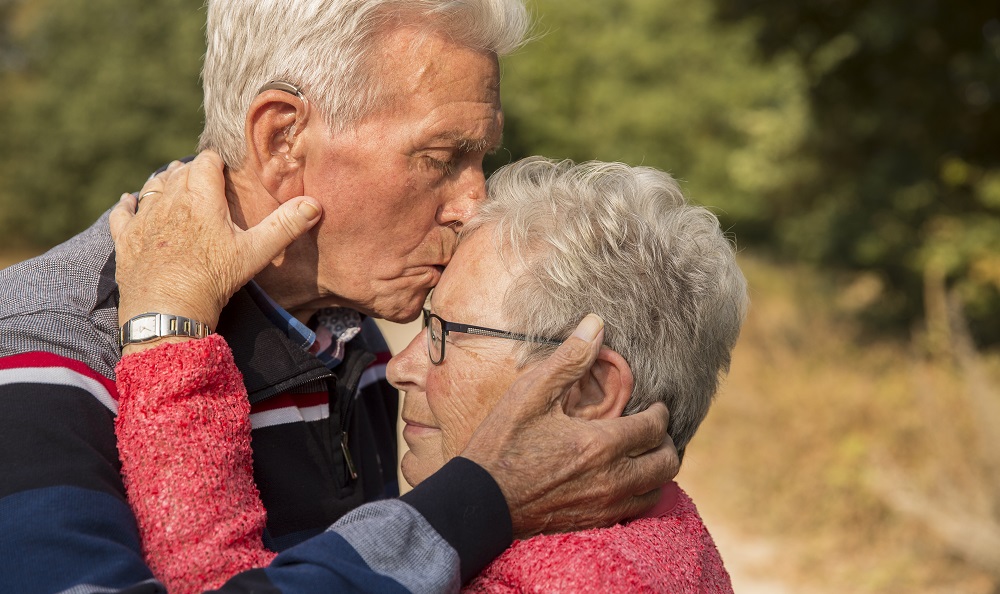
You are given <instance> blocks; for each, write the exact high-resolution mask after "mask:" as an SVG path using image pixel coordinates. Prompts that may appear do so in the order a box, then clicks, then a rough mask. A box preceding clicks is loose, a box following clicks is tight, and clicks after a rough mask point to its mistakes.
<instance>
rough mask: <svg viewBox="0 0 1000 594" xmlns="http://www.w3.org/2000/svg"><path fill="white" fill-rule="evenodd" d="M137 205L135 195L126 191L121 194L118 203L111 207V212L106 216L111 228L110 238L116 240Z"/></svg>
mask: <svg viewBox="0 0 1000 594" xmlns="http://www.w3.org/2000/svg"><path fill="white" fill-rule="evenodd" d="M137 205H138V202H137V201H136V198H135V196H133V195H132V194H127V193H126V194H122V197H121V198H120V199H119V200H118V204H116V205H115V207H114V208H112V209H111V214H110V215H109V216H108V226H109V227H110V228H111V238H112V239H113V240H115V241H117V240H118V237H119V236H120V235H121V232H122V231H123V230H124V229H125V226H126V225H128V222H129V221H131V220H132V217H134V216H135V210H136V206H137Z"/></svg>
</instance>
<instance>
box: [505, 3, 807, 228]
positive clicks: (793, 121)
mask: <svg viewBox="0 0 1000 594" xmlns="http://www.w3.org/2000/svg"><path fill="white" fill-rule="evenodd" d="M533 8H534V11H535V13H536V16H537V18H536V21H537V24H536V29H537V33H538V35H539V37H538V39H537V40H535V41H534V42H533V43H531V44H530V45H528V46H527V47H526V48H525V49H524V50H522V51H521V52H519V53H518V54H516V55H514V56H512V57H510V58H508V59H506V60H505V63H504V73H503V84H502V93H503V103H504V111H505V113H506V116H507V122H506V128H505V144H506V148H507V149H508V151H509V152H510V154H509V155H508V154H502V155H500V156H499V158H500V159H501V160H502V161H503V162H507V161H508V160H509V159H511V158H513V159H516V158H519V157H523V156H526V155H529V154H543V155H546V156H550V157H558V158H572V159H575V160H587V159H602V160H615V161H624V162H627V163H630V164H646V165H650V166H654V167H658V168H661V169H666V170H668V171H670V172H671V173H673V175H674V176H675V177H677V178H679V179H681V180H684V181H685V182H686V190H687V192H688V194H689V195H691V196H692V197H693V198H694V199H696V200H698V201H701V202H703V203H706V204H710V205H712V206H713V207H717V210H718V212H719V214H720V215H721V216H722V217H723V219H724V220H725V221H726V222H727V223H730V224H733V225H735V226H736V229H737V232H738V234H739V236H740V238H741V239H743V238H744V237H747V236H749V235H750V234H752V233H753V232H754V231H755V230H756V229H759V228H761V227H763V226H766V225H768V224H769V222H768V221H767V220H766V218H763V217H762V215H764V214H765V213H766V209H765V208H764V207H763V202H764V201H765V200H766V199H767V193H768V192H770V191H771V190H772V189H773V188H775V187H776V186H778V185H780V184H782V183H785V182H787V181H788V180H789V179H790V178H791V176H794V175H797V168H795V167H792V164H793V163H794V162H795V161H796V158H795V156H794V151H795V150H796V147H797V144H798V141H799V139H800V137H801V136H802V135H803V134H804V133H805V129H804V125H805V122H806V104H805V101H804V96H805V95H804V88H803V81H802V77H801V76H799V75H798V73H797V71H796V70H795V69H794V68H793V67H792V66H793V64H792V63H791V62H790V61H788V62H787V63H783V64H773V65H764V64H762V63H761V62H760V61H759V60H757V59H756V58H755V56H756V51H755V48H754V46H753V39H754V28H753V27H752V26H750V25H746V24H738V25H733V26H720V25H719V24H717V23H715V22H713V20H712V6H711V4H710V3H709V2H707V1H691V0H602V1H601V2H578V1H576V0H538V2H536V3H535V4H534V5H533Z"/></svg>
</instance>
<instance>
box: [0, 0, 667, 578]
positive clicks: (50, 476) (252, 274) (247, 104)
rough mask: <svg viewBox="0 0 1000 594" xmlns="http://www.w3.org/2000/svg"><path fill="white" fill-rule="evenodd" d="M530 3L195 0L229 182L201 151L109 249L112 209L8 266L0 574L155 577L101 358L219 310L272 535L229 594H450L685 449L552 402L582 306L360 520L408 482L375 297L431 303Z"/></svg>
mask: <svg viewBox="0 0 1000 594" xmlns="http://www.w3.org/2000/svg"><path fill="white" fill-rule="evenodd" d="M526 23H527V18H526V16H525V11H524V8H523V6H522V5H521V4H520V2H518V1H514V0H510V1H498V0H493V1H489V0H481V1H471V0H470V1H466V2H444V1H430V0H355V1H349V0H339V1H338V0H327V1H320V0H314V1H305V0H302V1H297V2H287V1H281V2H279V1H277V0H268V1H263V0H225V1H223V0H216V1H213V2H210V3H209V19H208V27H207V36H208V51H207V53H206V58H205V69H204V75H203V79H204V85H205V111H206V125H205V131H204V134H203V136H202V147H203V148H207V149H213V150H215V151H217V152H218V154H219V155H221V157H222V160H224V162H225V164H226V165H227V170H226V175H225V178H224V180H223V178H222V176H221V174H220V171H221V168H222V165H221V163H219V162H218V160H217V157H215V156H213V154H212V153H206V154H205V155H204V156H202V157H199V159H197V160H196V161H195V162H194V163H193V164H191V165H190V166H186V167H174V168H173V169H171V171H170V172H169V173H168V175H166V176H164V177H163V178H158V179H156V180H153V181H152V182H151V183H150V184H149V185H147V187H146V188H144V191H143V192H142V194H141V196H142V197H143V200H144V202H143V203H142V204H143V207H142V210H143V212H141V213H139V215H138V216H137V217H136V218H134V219H133V218H132V215H131V212H130V208H131V207H133V206H134V203H133V202H131V201H130V200H129V199H127V200H125V201H124V202H123V203H122V205H120V206H119V208H118V210H116V211H115V221H114V227H115V234H116V240H117V246H116V244H115V241H113V240H112V236H111V229H110V228H109V217H108V215H105V216H104V217H102V218H101V219H100V220H98V221H97V222H96V223H95V224H94V225H93V226H92V227H91V228H90V229H88V230H87V231H85V232H83V233H82V234H81V235H79V236H77V237H76V238H73V239H71V240H70V241H68V242H66V243H65V244H63V245H61V246H58V247H57V248H55V249H53V250H52V251H50V252H49V253H47V254H45V255H43V256H41V257H39V258H36V259H34V260H30V261H28V262H25V263H22V264H20V265H17V266H14V267H12V268H9V269H7V270H5V271H3V272H2V273H0V407H2V410H0V436H2V437H0V440H2V444H3V445H2V447H0V550H3V551H4V553H5V554H4V555H2V556H0V585H2V588H0V589H2V590H3V591H12V592H58V591H72V592H113V591H130V592H131V591H134V592H140V591H150V592H153V591H161V590H162V587H161V586H160V585H159V584H158V582H156V580H155V578H154V577H153V575H152V573H151V571H150V570H149V568H148V567H146V565H145V563H144V562H143V558H142V552H141V543H140V542H139V537H138V531H137V527H136V525H135V520H134V518H133V516H132V514H131V511H130V509H129V507H128V505H127V503H126V501H125V496H124V493H125V487H124V485H123V483H122V479H121V474H120V465H119V462H118V455H117V451H116V442H115V434H114V416H115V414H116V412H117V401H116V395H117V387H116V385H115V383H114V381H113V377H114V372H113V369H114V366H115V364H116V363H117V361H118V360H119V358H120V356H121V354H122V352H124V353H126V354H127V353H130V352H135V351H140V350H143V349H145V348H149V347H155V346H157V345H160V344H162V343H163V342H171V341H173V342H184V341H190V340H194V339H197V338H198V337H200V336H203V335H204V332H205V330H206V329H211V330H214V331H217V332H218V333H219V334H220V335H222V336H223V337H224V338H225V339H226V341H227V343H228V344H229V346H230V347H231V348H232V351H233V355H234V357H235V360H236V363H237V365H238V366H239V368H240V371H241V372H242V374H243V379H244V383H245V385H246V389H247V392H248V395H249V403H250V405H251V409H250V410H251V422H252V424H253V434H252V435H253V461H252V464H253V474H254V480H255V483H256V484H257V487H258V488H259V490H260V495H261V499H262V501H263V503H264V506H265V507H266V509H267V514H268V515H267V526H266V530H265V532H264V538H265V543H266V544H267V545H268V546H269V547H271V548H272V549H274V550H276V551H281V554H279V555H278V556H277V557H276V558H275V560H274V562H273V563H271V564H270V565H269V566H268V567H266V568H262V569H259V570H253V571H250V572H247V573H243V574H239V575H237V576H234V577H233V578H232V579H231V580H230V581H228V582H227V583H226V585H225V586H224V590H227V591H250V590H253V591H264V592H271V591H289V592H291V591H312V590H314V589H324V588H326V589H337V588H340V589H344V590H366V589H368V590H380V591H381V590H386V589H397V588H398V589H410V590H449V589H454V588H456V587H457V586H458V585H459V583H460V581H461V579H467V578H469V577H471V576H472V575H474V574H475V573H476V572H477V571H478V570H479V569H480V568H481V567H482V566H483V565H484V564H485V563H486V562H488V561H489V560H490V559H491V558H492V557H494V556H495V555H496V554H498V553H499V552H500V551H502V550H503V549H504V548H505V547H506V546H507V545H508V544H509V543H510V540H511V537H512V535H529V534H534V533H538V532H540V531H543V530H544V531H550V530H560V529H568V528H571V527H582V526H590V525H597V524H603V523H607V522H613V521H615V520H617V519H621V518H623V517H626V516H628V515H633V514H636V513H638V512H639V511H641V510H642V509H643V508H644V507H646V506H648V505H649V504H651V503H652V502H653V501H654V500H655V499H656V493H655V492H654V490H655V488H656V486H658V485H659V484H661V483H663V482H665V481H667V480H669V478H671V477H672V476H673V474H674V473H675V472H676V468H677V456H676V451H674V449H673V446H672V444H670V442H669V438H666V440H665V445H661V441H663V440H664V439H665V435H666V416H667V415H666V412H665V409H664V408H662V407H658V408H656V409H652V410H651V411H650V412H648V413H643V414H640V415H635V416H634V417H630V418H627V419H618V420H615V421H614V422H606V423H603V424H597V423H579V422H573V421H572V420H571V419H568V418H567V417H565V415H562V414H561V411H560V406H559V398H560V393H561V391H562V389H563V387H564V386H565V385H568V384H569V383H571V382H572V381H573V380H574V379H575V378H576V377H579V375H581V374H582V373H583V370H584V369H585V368H586V366H587V365H588V364H589V362H590V361H592V358H593V353H594V352H595V350H594V349H595V337H596V336H597V335H598V334H599V326H595V325H593V324H587V323H585V324H583V325H582V326H581V328H580V330H579V331H578V334H577V336H576V337H575V338H571V339H570V340H568V341H567V342H566V344H564V345H563V347H562V348H561V349H560V350H559V351H557V353H556V355H555V356H553V358H552V359H551V360H550V361H549V362H548V363H547V364H546V365H542V366H540V367H539V370H538V373H536V374H534V375H533V376H531V377H530V378H527V379H528V380H530V381H524V382H520V383H519V384H517V385H515V386H512V388H511V390H510V391H509V392H508V394H507V395H506V396H505V397H504V399H503V400H502V402H501V403H500V405H498V407H497V409H496V410H495V411H494V414H492V415H491V416H490V417H489V418H487V420H486V421H485V422H484V423H483V425H482V427H481V429H480V431H479V432H478V433H477V435H476V436H475V438H474V439H473V440H471V441H470V443H469V445H468V447H467V448H466V449H465V450H464V451H463V457H460V458H457V459H456V460H454V461H453V462H452V463H450V464H449V465H447V466H445V467H444V468H443V469H441V470H440V471H439V472H438V473H436V474H435V475H434V476H433V477H431V478H430V479H428V480H427V481H425V482H424V483H423V484H422V485H421V486H420V487H419V488H418V489H415V490H414V491H413V492H411V493H410V494H407V495H406V496H404V497H403V498H401V499H399V500H391V499H389V500H383V501H378V502H375V503H370V504H368V505H365V506H362V507H361V508H359V509H357V510H356V511H354V512H350V510H351V509H353V508H355V507H357V506H358V505H360V504H362V503H363V502H365V501H372V500H376V499H379V498H383V497H391V496H393V495H395V485H394V480H395V479H394V473H395V453H394V447H395V442H394V435H393V432H392V430H391V428H392V425H393V423H394V422H395V414H396V404H395V392H394V391H392V390H391V389H389V387H388V385H387V384H385V382H384V359H379V354H378V353H379V351H382V350H384V345H383V344H382V343H381V340H380V337H379V336H378V335H377V332H375V331H374V328H373V326H372V325H371V323H370V318H369V317H368V316H379V317H385V318H388V319H392V320H400V321H402V320H408V319H412V318H413V317H415V316H416V315H418V313H419V312H420V308H421V306H422V304H423V302H424V299H425V298H426V295H427V293H428V291H429V289H430V288H431V287H432V286H434V284H435V283H436V282H437V280H438V278H439V276H440V272H441V268H442V267H443V266H444V265H446V264H447V263H448V261H449V259H450V257H451V253H452V251H453V249H454V246H455V237H456V235H455V229H456V228H457V227H459V226H460V225H461V224H462V223H463V222H464V221H465V220H467V219H468V217H469V216H470V214H471V213H472V212H473V210H474V209H475V207H476V205H477V203H478V202H479V201H480V200H482V198H483V195H484V180H483V173H482V159H483V156H484V155H485V153H486V152H487V151H488V150H490V149H491V148H493V147H495V146H497V145H498V143H499V141H500V134H501V128H502V124H503V119H502V112H501V109H500V101H499V88H498V85H499V69H498V64H497V57H498V56H499V55H503V54H504V53H506V52H509V51H511V50H512V49H513V48H515V47H517V46H518V44H520V43H521V40H522V38H523V36H524V33H525V29H526V26H527V24H526ZM223 181H224V184H225V199H226V200H227V201H226V202H223V198H222V195H223V191H222V187H223ZM304 195H308V196H310V198H303V196H304ZM229 216H231V217H232V218H231V219H229V218H228V217H229ZM320 218H322V220H321V221H320ZM317 221H319V222H318V224H317ZM244 229H248V231H244ZM310 229H311V231H310V232H309V233H308V234H307V235H304V236H302V237H301V239H296V238H298V237H299V236H300V235H302V234H303V233H306V232H307V231H309V230H310ZM116 263H117V267H116ZM116 278H117V284H116ZM250 279H253V282H250V283H249V284H246V283H247V281H249V280H250ZM244 284H246V286H244ZM241 287H242V288H241ZM237 289H238V290H237ZM119 301H120V303H121V308H120V309H119V307H118V304H119ZM149 312H153V313H156V314H160V315H158V316H150V315H146V314H147V313H149ZM154 320H156V321H158V322H159V321H162V322H163V324H162V325H157V324H154V323H153V321H154ZM120 324H124V326H123V328H122V329H121V330H119V326H120ZM120 349H121V350H120ZM380 363H382V364H381V365H380ZM174 371H176V372H177V373H176V374H172V373H167V372H165V371H164V370H157V369H156V368H155V367H154V368H153V369H151V373H154V374H156V373H160V374H163V375H162V376H157V377H162V378H163V384H164V386H166V387H171V386H176V385H177V384H183V383H184V382H189V381H194V379H192V378H197V377H198V374H199V372H200V371H201V370H191V369H185V370H174ZM194 421H195V420H180V421H179V422H181V423H183V422H194ZM151 438H155V436H151ZM567 450H571V451H574V452H576V455H574V456H570V457H569V458H570V459H571V460H572V466H568V465H567V459H566V458H567V457H566V456H564V455H563V454H562V453H563V452H565V451H567ZM644 452H646V453H645V454H643V453H644ZM205 498H206V500H209V499H210V498H211V493H206V494H205ZM180 511H183V510H180ZM345 514H346V515H345ZM338 520H339V521H338ZM334 522H336V523H335V524H334ZM331 524H333V526H332V528H329V527H330V526H331ZM211 536H212V535H204V537H205V538H209V537H211ZM194 538H199V535H195V536H194Z"/></svg>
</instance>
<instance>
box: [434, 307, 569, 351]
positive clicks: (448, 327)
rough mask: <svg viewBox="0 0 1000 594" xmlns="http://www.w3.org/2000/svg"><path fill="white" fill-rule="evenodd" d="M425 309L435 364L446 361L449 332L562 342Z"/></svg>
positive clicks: (532, 340) (531, 340) (547, 342)
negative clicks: (448, 317)
mask: <svg viewBox="0 0 1000 594" xmlns="http://www.w3.org/2000/svg"><path fill="white" fill-rule="evenodd" d="M423 311H424V328H427V355H428V356H430V358H431V363H433V364H435V365H440V364H441V362H442V361H444V344H445V339H446V338H447V337H448V333H449V332H461V333H463V334H474V335H476V336H489V337H491V338H506V339H508V340H520V341H523V342H537V343H542V344H554V345H559V344H562V341H561V340H556V339H554V338H545V337H541V336H528V335H527V334H518V333H517V332H507V331H506V330H494V329H493V328H484V327H482V326H472V325H470V324H458V323H455V322H449V321H446V320H445V319H444V318H442V317H441V316H439V315H437V314H432V313H431V312H430V310H427V309H425V310H423Z"/></svg>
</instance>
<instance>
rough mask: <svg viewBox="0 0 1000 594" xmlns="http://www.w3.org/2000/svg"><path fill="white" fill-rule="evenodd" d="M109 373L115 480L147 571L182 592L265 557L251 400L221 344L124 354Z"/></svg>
mask: <svg viewBox="0 0 1000 594" xmlns="http://www.w3.org/2000/svg"><path fill="white" fill-rule="evenodd" d="M116 373H117V377H118V380H117V383H118V399H119V400H118V418H117V419H116V420H115V434H116V435H117V436H118V452H119V456H120V457H121V461H122V476H123V478H124V481H125V488H126V491H127V494H128V500H129V503H130V505H131V506H132V510H133V512H134V513H135V516H136V519H137V521H138V525H139V533H140V535H141V537H142V544H143V551H144V554H145V556H146V561H147V563H148V564H149V566H150V568H151V569H152V570H153V574H154V575H155V576H156V577H157V578H158V579H159V580H161V581H162V582H163V583H164V584H165V585H166V586H167V589H168V590H169V591H170V592H171V593H181V594H184V593H187V592H202V591H204V590H206V589H211V588H216V587H218V586H219V585H221V584H222V583H223V582H224V581H225V580H226V579H227V578H229V577H231V576H232V575H233V574H235V573H238V572H239V571H243V570H247V569H250V568H253V567H263V566H266V565H267V564H268V563H270V561H271V559H273V558H274V556H275V553H273V552H271V551H268V550H267V549H265V548H264V545H263V543H262V541H261V534H262V531H263V528H264V524H265V521H266V512H265V510H264V506H263V504H262V503H261V501H260V494H259V492H258V491H257V487H256V485H255V484H254V482H253V465H252V459H251V450H250V404H249V401H248V400H247V394H246V388H245V387H244V385H243V379H242V377H241V375H240V372H239V370H238V369H237V368H236V365H235V363H234V362H233V356H232V352H231V351H230V350H229V346H228V345H227V344H226V342H225V340H224V339H223V338H222V337H220V336H218V335H212V336H209V337H208V338H205V339H203V340H191V341H187V342H183V343H178V344H165V345H162V346H159V347H156V348H154V349H148V350H145V351H142V352H140V353H136V354H133V355H128V356H125V357H123V358H122V360H121V361H120V362H119V364H118V367H117V368H116Z"/></svg>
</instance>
